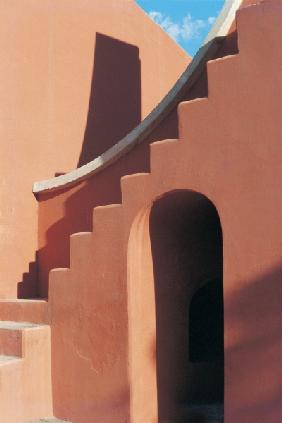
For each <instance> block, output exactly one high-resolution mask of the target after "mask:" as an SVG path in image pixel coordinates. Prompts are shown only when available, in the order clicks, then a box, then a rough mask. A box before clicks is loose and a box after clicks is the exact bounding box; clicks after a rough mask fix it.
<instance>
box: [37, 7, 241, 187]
mask: <svg viewBox="0 0 282 423" xmlns="http://www.w3.org/2000/svg"><path fill="white" fill-rule="evenodd" d="M242 1H243V0H226V2H225V5H224V6H223V8H222V10H221V12H220V14H219V16H218V18H217V19H216V21H215V23H214V25H213V28H212V29H211V31H210V32H209V34H208V36H207V38H206V39H205V41H204V42H203V44H202V46H201V47H200V49H199V50H198V52H197V54H196V55H195V57H194V58H193V60H192V61H191V62H190V63H189V65H188V66H187V68H186V70H185V71H184V72H183V74H182V75H181V76H180V78H179V79H178V80H177V82H176V83H175V85H174V86H173V88H172V89H171V90H170V91H169V92H168V94H167V95H166V96H165V97H164V98H163V100H162V101H161V102H160V103H159V104H158V105H157V106H156V107H155V108H154V109H153V110H152V112H151V113H150V114H149V115H148V116H147V117H146V118H145V119H144V120H143V121H142V122H141V123H140V124H139V125H138V126H136V128H134V129H133V130H132V131H131V132H129V134H127V135H126V136H125V137H124V138H122V139H121V140H120V141H118V142H117V143H116V144H115V145H114V146H112V147H111V148H109V149H108V150H107V151H105V152H104V153H103V154H101V155H100V156H99V157H97V158H96V159H94V160H92V161H91V162H89V163H87V164H86V165H84V166H81V167H79V168H77V169H74V170H72V171H70V172H68V173H66V174H64V175H60V176H57V177H54V178H51V179H46V180H43V181H39V182H35V183H34V184H33V193H34V194H35V195H36V194H40V193H44V192H51V191H59V190H62V189H64V188H67V187H69V186H71V185H75V184H76V183H78V182H81V181H82V180H84V179H87V178H88V177H89V176H91V175H93V174H94V173H98V172H99V171H101V170H102V169H104V168H105V167H106V166H109V165H110V164H111V163H113V162H115V161H116V160H118V159H119V158H120V157H121V156H124V155H125V154H126V153H127V152H128V151H129V150H131V149H132V148H133V147H134V146H135V145H137V144H139V143H140V142H142V141H143V140H144V139H146V137H147V136H148V135H149V134H150V133H151V132H152V131H153V130H154V129H155V128H156V127H157V126H158V124H159V123H160V122H161V121H162V120H163V119H164V118H165V117H166V116H167V115H168V114H169V113H170V112H171V110H172V109H173V108H174V107H176V106H177V104H178V102H179V101H180V100H181V98H182V96H183V94H184V92H185V91H186V90H187V88H188V87H190V86H192V85H193V83H194V82H195V80H196V79H197V77H198V76H199V75H200V73H201V71H202V70H203V68H204V66H205V64H206V62H207V61H208V60H209V59H211V58H212V57H213V54H214V53H215V51H216V50H217V48H218V41H219V40H220V39H221V38H222V37H224V36H226V35H227V34H228V31H229V29H230V27H231V25H232V23H233V22H234V19H235V15H236V11H237V10H238V9H239V7H240V5H241V3H242Z"/></svg>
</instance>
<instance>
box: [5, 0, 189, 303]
mask: <svg viewBox="0 0 282 423" xmlns="http://www.w3.org/2000/svg"><path fill="white" fill-rule="evenodd" d="M0 16H1V18H0V19H1V25H0V48H1V57H2V60H1V65H0V80H1V113H0V121H1V125H0V136H1V140H2V142H1V150H0V157H1V179H0V197H1V206H0V235H1V236H0V246H1V250H2V251H5V252H6V253H5V254H2V255H1V258H0V267H1V275H0V296H1V297H2V298H14V297H16V296H17V294H18V295H20V296H21V297H34V296H38V291H37V275H38V274H37V270H38V269H37V257H36V250H37V249H38V236H37V230H38V228H37V203H36V200H35V199H34V197H33V195H32V192H31V190H32V184H33V183H34V181H35V180H38V179H39V180H40V179H42V178H46V177H50V176H51V175H55V174H56V173H58V172H59V173H60V172H67V171H69V170H70V169H73V168H74V167H75V166H77V165H78V163H79V161H80V159H81V160H87V159H88V161H89V160H91V159H93V154H94V156H95V152H97V153H98V154H100V153H101V152H102V151H104V150H105V149H107V148H108V147H109V146H110V145H111V143H114V142H115V139H114V138H113V137H114V135H115V134H114V132H116V136H118V133H123V131H129V130H131V129H132V126H135V125H136V124H137V123H139V122H140V119H143V118H144V117H145V116H146V115H147V114H148V113H149V112H150V111H151V110H152V108H153V107H154V106H155V105H156V104H157V103H158V102H159V101H160V100H161V99H162V97H163V96H164V95H165V94H166V92H167V91H168V90H169V89H170V88H171V86H172V85H173V83H174V82H175V80H176V79H177V78H178V77H179V75H180V74H181V73H182V72H183V70H184V69H185V67H186V65H187V63H188V61H189V57H188V56H187V55H186V53H185V52H184V51H182V50H181V49H180V48H179V47H178V46H177V45H176V44H175V43H174V42H173V41H172V40H171V39H170V38H169V37H168V36H167V35H166V34H165V33H164V32H163V31H162V30H161V29H160V28H159V27H158V26H157V25H155V24H154V23H153V22H152V21H151V19H149V17H148V16H146V15H145V13H144V12H143V11H142V10H141V9H140V8H139V7H138V6H137V5H136V4H135V2H134V1H132V0H107V1H100V0H97V1H93V0H81V1H77V0H60V1H59V2H58V1H56V0H41V1H37V0H11V1H8V2H7V1H6V0H1V1H0ZM121 22H122V24H121ZM136 28H138V31H137V30H136ZM156 52H157V54H156ZM167 57H170V58H171V61H170V62H169V63H168V62H167ZM120 59H121V60H120ZM103 69H104V71H103ZM114 72H115V73H114ZM126 87H129V88H130V90H129V92H128V88H126ZM125 99H126V100H127V101H125ZM130 113H131V115H130ZM126 119H127V120H126ZM109 121H110V122H109ZM104 129H106V130H107V131H108V132H103V130H104ZM123 135H125V134H123ZM123 135H122V136H123ZM92 141H93V142H92ZM90 144H91V145H94V147H95V149H94V150H93V151H92V150H91V145H90ZM99 151H100V152H99ZM98 154H97V155H98ZM91 156H92V157H91ZM11 257H13V263H12V265H11V259H10V258H11Z"/></svg>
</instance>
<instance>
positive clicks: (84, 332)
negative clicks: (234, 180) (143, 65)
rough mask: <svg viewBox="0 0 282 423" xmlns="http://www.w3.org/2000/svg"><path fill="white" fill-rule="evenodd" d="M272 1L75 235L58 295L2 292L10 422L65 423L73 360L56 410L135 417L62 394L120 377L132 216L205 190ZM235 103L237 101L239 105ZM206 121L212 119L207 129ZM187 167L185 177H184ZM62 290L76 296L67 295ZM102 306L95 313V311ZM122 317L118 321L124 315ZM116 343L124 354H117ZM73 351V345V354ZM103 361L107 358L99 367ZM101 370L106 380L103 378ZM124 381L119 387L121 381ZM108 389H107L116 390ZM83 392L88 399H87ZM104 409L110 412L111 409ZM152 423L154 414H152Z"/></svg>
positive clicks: (55, 285) (58, 277)
mask: <svg viewBox="0 0 282 423" xmlns="http://www.w3.org/2000/svg"><path fill="white" fill-rule="evenodd" d="M268 3H271V2H267V1H266V2H265V3H261V4H260V3H258V4H257V5H255V6H250V7H247V8H242V9H240V10H239V11H238V12H237V20H236V25H237V29H236V31H237V34H238V49H239V53H238V54H237V55H233V54H232V55H229V52H228V51H226V52H225V55H224V57H217V58H216V59H214V60H211V61H209V62H208V63H207V74H208V97H207V98H195V99H194V100H191V101H189V102H180V103H179V105H178V116H179V139H165V140H163V141H159V142H155V143H153V144H152V145H151V146H150V163H151V167H150V172H149V173H144V174H132V175H126V176H124V177H122V178H121V191H122V204H112V205H107V206H100V207H96V208H95V209H94V212H93V232H89V233H77V234H74V235H72V236H71V247H70V268H68V269H54V270H53V271H52V272H51V273H50V282H49V286H50V293H49V298H48V299H30V300H20V299H13V300H0V320H1V322H0V386H1V391H0V410H1V411H0V412H1V423H26V422H27V423H28V422H30V423H31V422H32V423H36V422H38V423H39V422H48V423H60V422H62V423H63V420H56V419H54V418H53V417H52V416H53V399H52V386H53V383H52V378H51V361H52V366H53V377H54V375H55V374H56V371H57V369H58V368H59V366H60V365H61V364H62V363H63V362H65V363H66V368H69V369H70V374H65V380H61V381H60V382H59V384H58V386H57V387H55V388H54V387H53V397H56V398H57V400H56V401H57V404H59V405H57V406H56V412H55V414H56V415H58V416H62V417H63V418H67V419H68V418H69V419H71V420H72V421H73V423H81V422H86V421H88V423H90V422H96V421H97V422H99V423H100V422H102V421H105V422H111V423H116V422H121V421H125V420H122V417H121V416H122V415H123V413H124V411H122V407H121V409H119V408H118V406H117V412H116V414H115V415H116V418H114V419H113V420H111V417H109V416H108V417H105V418H104V419H102V418H99V417H98V418H97V419H96V418H94V417H93V415H92V418H91V417H90V418H89V416H91V412H92V411H91V407H90V411H89V407H88V404H87V405H86V406H85V409H87V412H86V414H87V413H88V414H87V416H88V417H87V418H88V420H86V417H85V416H79V413H78V411H77V409H78V408H75V407H74V408H72V404H65V399H64V398H65V397H64V398H63V397H61V395H62V394H61V393H62V392H63V393H64V395H65V396H67V395H68V392H69V391H68V383H69V380H70V379H71V377H75V378H76V383H77V384H78V385H79V384H81V385H82V386H83V389H84V390H88V392H96V391H98V396H99V395H102V394H101V392H102V391H99V383H101V380H103V383H104V382H105V381H107V378H109V377H111V373H112V377H113V379H115V380H116V379H117V380H118V379H119V377H120V370H119V369H120V367H123V364H122V358H123V357H124V354H125V355H126V352H125V347H124V345H123V342H124V337H125V331H126V330H127V305H126V300H125V298H126V294H125V291H126V287H125V282H124V281H125V280H126V269H127V265H126V254H127V253H126V240H127V239H128V238H129V237H130V230H131V227H132V223H133V222H136V215H138V213H140V210H143V215H145V212H146V207H149V206H150V204H152V202H153V201H154V198H156V197H158V196H160V195H162V193H163V192H167V191H169V190H172V189H176V188H177V189H182V188H185V187H186V181H187V178H190V180H191V181H193V183H192V185H191V189H195V190H199V191H201V184H202V182H201V180H202V179H204V178H205V173H206V174H208V170H207V168H206V167H205V166H206V165H208V163H209V161H208V160H209V159H211V161H213V160H212V159H213V151H212V148H211V147H210V146H209V145H208V144H207V142H208V141H210V140H209V136H208V132H209V128H210V125H211V122H214V124H215V125H217V124H218V125H221V123H222V122H220V123H218V121H219V120H220V116H219V115H218V114H217V113H218V109H217V107H216V105H217V103H218V102H220V103H221V107H222V97H223V95H224V92H225V91H226V90H228V91H229V92H231V93H232V90H233V89H234V90H237V89H238V84H236V81H238V80H239V79H240V78H238V77H236V75H237V74H238V73H240V72H243V71H246V69H245V68H244V66H245V65H244V60H245V59H246V55H247V54H248V52H249V51H250V50H251V49H257V48H258V46H257V45H256V40H255V38H254V37H252V33H251V34H250V31H251V32H252V28H253V22H254V20H255V21H256V24H259V22H260V21H259V20H260V19H263V18H262V16H263V15H262V14H261V10H262V9H264V8H265V7H267V4H268ZM273 3H275V1H273ZM276 3H277V2H276ZM279 10H280V11H281V8H280V9H279ZM246 66H247V65H246ZM246 72H247V71H246ZM234 80H235V82H234V85H233V86H232V81H234ZM239 88H240V87H239ZM242 89H244V87H243V88H242ZM226 107H227V108H228V107H229V108H230V109H231V108H232V107H233V105H232V104H229V105H227V106H226ZM230 113H232V111H230ZM199 122H202V125H201V127H200V128H199ZM223 126H224V125H223ZM231 130H232V128H231ZM226 136H228V134H226ZM214 141H215V145H214V147H213V148H214V150H215V151H216V153H214V157H216V156H218V154H221V155H222V156H224V148H223V149H222V150H221V152H219V150H220V149H219V147H218V145H217V144H216V140H214ZM199 154H201V155H202V157H203V155H204V154H206V157H204V158H203V159H201V160H203V166H202V167H201V168H199V167H198V166H197V165H196V164H195V163H199V156H198V155H199ZM223 160H224V158H223ZM227 166H228V164H227ZM214 172H215V173H216V172H217V169H215V170H214ZM181 174H182V175H183V176H182V177H179V175H181ZM200 174H201V175H200ZM201 178H202V179H201ZM213 182H214V181H213V180H211V181H207V184H208V185H211V188H210V190H211V192H212V191H213V188H212V184H213ZM144 207H145V209H144ZM139 220H140V222H139V223H138V224H140V225H142V216H141V217H140V218H139ZM109 257H110V258H111V264H110V265H109ZM62 292H65V293H66V295H64V296H62V295H61V293H62ZM112 292H114V293H119V292H120V296H119V297H118V296H117V298H114V299H113V298H112V297H111V293H112ZM129 295H130V292H129ZM62 298H63V299H62ZM58 299H60V300H58ZM93 309H94V310H95V320H93V318H92V317H93V316H92V315H91V313H92V310H93ZM72 310H78V314H77V315H75V316H73V315H72ZM107 313H108V315H107ZM89 316H91V318H89ZM117 316H119V317H118V320H115V319H116V318H117ZM51 330H52V354H51ZM129 330H130V329H129ZM62 333H64V338H69V340H70V343H69V344H68V345H66V346H65V348H63V349H62V352H61V353H60V348H59V346H58V345H59V343H60V342H61V334H62ZM105 333H110V337H108V336H107V339H106V340H105V342H104V343H101V342H100V343H99V339H103V336H104V335H103V334H105ZM89 334H91V336H92V338H91V336H90V335H89ZM119 338H121V341H120V340H119ZM72 339H75V342H76V343H77V345H78V350H77V351H74V349H73V345H72V344H71V340H72ZM99 349H102V350H103V351H102V353H98V352H97V350H99ZM113 349H115V350H114V353H111V352H110V351H113ZM93 350H94V352H93V353H92V355H89V351H93ZM64 351H68V352H69V356H68V357H67V356H65V355H64ZM101 355H104V357H105V360H104V361H103V362H99V360H100V357H101ZM51 357H52V360H51ZM72 361H74V362H76V363H79V364H78V370H73V369H72V367H71V366H72V364H71V363H72ZM82 362H83V364H81V363H82ZM95 362H96V364H97V363H98V364H97V366H98V368H97V369H96V368H95V366H94V364H95ZM108 368H109V369H110V370H108ZM89 369H90V370H89ZM72 372H74V373H72ZM89 372H90V373H91V376H90V377H89V375H88V373H89ZM101 374H102V376H101ZM84 375H87V378H88V379H89V381H88V382H84ZM95 378H96V379H97V378H98V382H96V381H95V380H96V379H95ZM105 383H106V382H105ZM114 383H115V384H117V385H119V384H118V382H114ZM105 389H106V391H107V389H108V388H105ZM11 398H12V401H11ZM80 400H81V401H84V400H85V398H84V399H81V398H80ZM72 401H73V402H75V398H74V397H71V395H70V402H72ZM60 402H61V403H60ZM68 413H69V415H68ZM133 414H134V413H133ZM101 415H102V411H101ZM98 416H99V414H98ZM104 416H107V414H106V413H104ZM40 418H41V420H40ZM36 419H37V420H36ZM126 421H129V420H126ZM132 421H133V420H132ZM134 421H135V420H134ZM136 421H141V420H140V419H139V420H138V419H136ZM205 421H206V420H205ZM213 421H215V420H213ZM229 421H231V420H227V423H228V422H229ZM65 423H66V421H65ZM143 423H146V421H145V420H143ZM187 423H188V422H187ZM249 423H251V421H250V422H249Z"/></svg>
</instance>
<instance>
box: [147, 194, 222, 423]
mask: <svg viewBox="0 0 282 423" xmlns="http://www.w3.org/2000/svg"><path fill="white" fill-rule="evenodd" d="M150 237H151V248H152V257H153V270H154V282H155V300H156V367H157V389H158V415H159V423H165V422H168V421H169V422H171V423H176V422H177V423H188V422H189V423H204V422H206V423H207V422H208V421H209V418H210V416H209V414H212V415H213V418H214V420H213V421H214V422H217V421H218V422H220V423H221V422H223V416H222V404H223V395H224V347H223V282H222V272H223V257H222V250H223V248H222V231H221V225H220V220H219V216H218V213H217V211H216V208H215V207H214V205H213V204H212V203H211V202H210V201H209V200H208V199H207V198H206V197H205V196H203V195H201V194H199V193H196V192H193V191H188V190H187V191H186V190H179V191H173V192H171V193H168V194H166V195H164V196H163V197H162V198H160V199H158V200H157V201H155V203H154V204H153V207H152V211H151V215H150Z"/></svg>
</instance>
